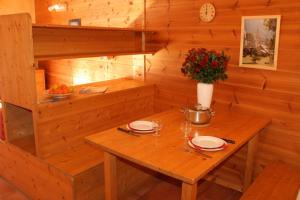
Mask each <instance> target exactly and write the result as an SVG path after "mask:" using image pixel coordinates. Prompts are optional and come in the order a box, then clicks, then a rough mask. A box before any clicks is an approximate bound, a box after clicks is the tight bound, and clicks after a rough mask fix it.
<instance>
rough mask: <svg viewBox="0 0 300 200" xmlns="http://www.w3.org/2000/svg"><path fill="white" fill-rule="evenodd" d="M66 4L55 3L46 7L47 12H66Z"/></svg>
mask: <svg viewBox="0 0 300 200" xmlns="http://www.w3.org/2000/svg"><path fill="white" fill-rule="evenodd" d="M67 8H68V4H67V3H56V4H52V5H50V6H48V10H49V12H65V11H67Z"/></svg>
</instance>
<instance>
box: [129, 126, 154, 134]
mask: <svg viewBox="0 0 300 200" xmlns="http://www.w3.org/2000/svg"><path fill="white" fill-rule="evenodd" d="M127 129H129V130H131V131H133V132H135V133H153V132H154V129H152V130H149V131H139V130H135V129H131V128H130V127H129V126H128V125H127Z"/></svg>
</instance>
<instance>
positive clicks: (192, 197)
mask: <svg viewBox="0 0 300 200" xmlns="http://www.w3.org/2000/svg"><path fill="white" fill-rule="evenodd" d="M196 199H197V183H196V184H192V185H191V184H188V183H182V190H181V200H196Z"/></svg>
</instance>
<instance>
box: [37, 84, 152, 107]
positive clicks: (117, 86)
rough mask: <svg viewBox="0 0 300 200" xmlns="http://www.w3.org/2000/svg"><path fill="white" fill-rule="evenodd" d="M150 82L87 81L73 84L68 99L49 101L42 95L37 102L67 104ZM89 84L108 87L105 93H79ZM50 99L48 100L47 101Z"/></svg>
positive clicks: (42, 103)
mask: <svg viewBox="0 0 300 200" xmlns="http://www.w3.org/2000/svg"><path fill="white" fill-rule="evenodd" d="M150 85H152V84H147V83H145V82H144V81H139V80H134V79H130V78H120V79H114V80H109V81H101V82H95V83H88V84H82V85H77V86H74V94H73V95H72V96H71V97H70V98H69V99H63V100H58V101H51V99H49V98H48V97H44V98H42V99H41V101H40V102H39V103H38V104H39V105H38V107H39V108H42V107H45V106H47V105H54V104H55V105H59V104H69V103H70V102H75V101H80V100H85V99H87V98H91V97H93V98H94V97H96V96H105V95H108V94H112V93H115V92H119V91H124V92H125V91H128V90H131V89H134V88H141V87H144V86H150ZM89 86H93V87H104V86H105V87H108V89H107V91H106V92H105V93H91V94H80V93H79V91H80V89H82V88H86V87H89ZM44 93H46V92H44ZM49 100H50V101H49Z"/></svg>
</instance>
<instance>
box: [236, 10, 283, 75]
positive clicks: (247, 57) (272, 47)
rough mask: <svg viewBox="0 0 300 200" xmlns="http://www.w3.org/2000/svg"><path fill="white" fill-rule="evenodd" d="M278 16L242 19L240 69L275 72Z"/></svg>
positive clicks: (278, 28) (278, 27)
mask: <svg viewBox="0 0 300 200" xmlns="http://www.w3.org/2000/svg"><path fill="white" fill-rule="evenodd" d="M280 18H281V17H280V15H268V16H247V17H242V27H241V44H240V45H241V46H240V59H239V66H240V67H250V68H259V69H268V70H276V68H277V57H278V43H279V30H280Z"/></svg>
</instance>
